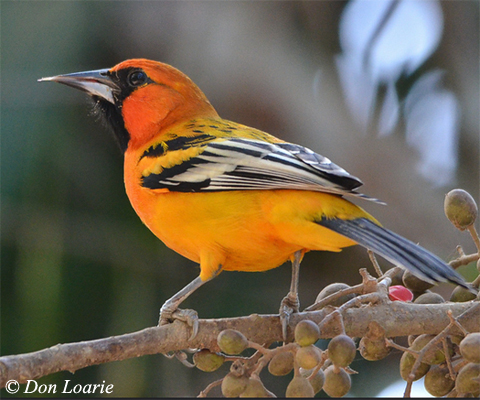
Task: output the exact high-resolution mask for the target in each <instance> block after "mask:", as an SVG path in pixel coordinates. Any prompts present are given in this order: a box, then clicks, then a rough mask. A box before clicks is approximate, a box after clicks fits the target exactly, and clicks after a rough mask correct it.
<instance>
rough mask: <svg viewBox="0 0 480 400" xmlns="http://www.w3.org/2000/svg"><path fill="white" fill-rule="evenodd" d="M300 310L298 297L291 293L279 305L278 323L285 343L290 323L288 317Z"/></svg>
mask: <svg viewBox="0 0 480 400" xmlns="http://www.w3.org/2000/svg"><path fill="white" fill-rule="evenodd" d="M299 308H300V301H299V300H298V295H297V294H296V293H293V292H289V293H288V294H287V295H286V296H285V297H284V298H283V300H282V302H281V303H280V311H279V313H280V322H281V323H282V337H283V341H284V342H285V343H286V342H287V338H288V325H289V323H290V316H291V315H292V314H293V313H296V312H298V310H299Z"/></svg>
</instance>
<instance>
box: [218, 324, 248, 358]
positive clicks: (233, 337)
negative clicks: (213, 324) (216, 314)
mask: <svg viewBox="0 0 480 400" xmlns="http://www.w3.org/2000/svg"><path fill="white" fill-rule="evenodd" d="M217 343H218V347H220V350H222V351H223V352H224V353H226V354H231V355H235V354H240V353H241V352H242V351H243V350H245V349H246V348H247V347H248V340H247V338H246V337H245V336H244V335H243V333H241V332H239V331H236V330H234V329H225V330H224V331H222V332H220V333H219V334H218V337H217Z"/></svg>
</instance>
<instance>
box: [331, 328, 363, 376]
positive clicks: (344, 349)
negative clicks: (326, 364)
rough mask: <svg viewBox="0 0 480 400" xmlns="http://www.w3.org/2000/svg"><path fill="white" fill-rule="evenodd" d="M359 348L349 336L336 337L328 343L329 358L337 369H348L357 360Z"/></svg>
mask: <svg viewBox="0 0 480 400" xmlns="http://www.w3.org/2000/svg"><path fill="white" fill-rule="evenodd" d="M356 352H357V348H356V346H355V342H354V341H353V339H352V338H351V337H349V336H347V335H338V336H335V337H334V338H333V339H332V340H330V343H328V358H330V360H332V363H333V365H336V366H337V367H344V368H345V367H347V366H349V365H350V364H351V362H352V361H353V360H354V358H355V354H356Z"/></svg>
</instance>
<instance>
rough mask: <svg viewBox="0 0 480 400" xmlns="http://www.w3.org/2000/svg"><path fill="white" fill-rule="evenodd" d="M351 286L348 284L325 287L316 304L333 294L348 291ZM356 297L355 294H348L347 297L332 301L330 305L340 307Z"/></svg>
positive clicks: (333, 284)
mask: <svg viewBox="0 0 480 400" xmlns="http://www.w3.org/2000/svg"><path fill="white" fill-rule="evenodd" d="M349 287H350V286H348V285H347V284H346V283H332V284H330V285H328V286H325V287H324V288H323V290H322V291H321V292H320V293H319V294H318V296H317V299H316V300H315V303H318V302H319V301H320V300H322V299H324V298H325V297H328V296H330V295H331V294H333V293H337V292H338V291H340V290H342V289H347V288H349ZM354 297H355V294H353V293H352V294H346V295H345V296H342V297H339V298H338V299H336V300H334V301H332V302H331V303H330V305H332V306H335V307H339V306H341V305H342V304H344V303H346V302H347V301H348V300H351V299H353V298H354Z"/></svg>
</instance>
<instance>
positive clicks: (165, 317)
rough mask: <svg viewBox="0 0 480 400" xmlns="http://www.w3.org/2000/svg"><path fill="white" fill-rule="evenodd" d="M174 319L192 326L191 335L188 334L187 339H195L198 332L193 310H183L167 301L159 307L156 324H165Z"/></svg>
mask: <svg viewBox="0 0 480 400" xmlns="http://www.w3.org/2000/svg"><path fill="white" fill-rule="evenodd" d="M176 319H178V320H180V321H183V322H185V323H186V324H187V325H188V326H190V327H191V328H192V335H191V336H190V339H189V340H192V339H195V337H196V336H197V333H198V314H197V312H196V311H195V310H188V309H185V310H183V309H180V308H177V307H176V306H175V305H174V304H169V302H168V301H167V302H166V303H165V304H164V305H163V306H162V308H161V309H160V319H159V320H158V325H160V326H161V325H167V324H170V323H172V322H173V321H174V320H176Z"/></svg>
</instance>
